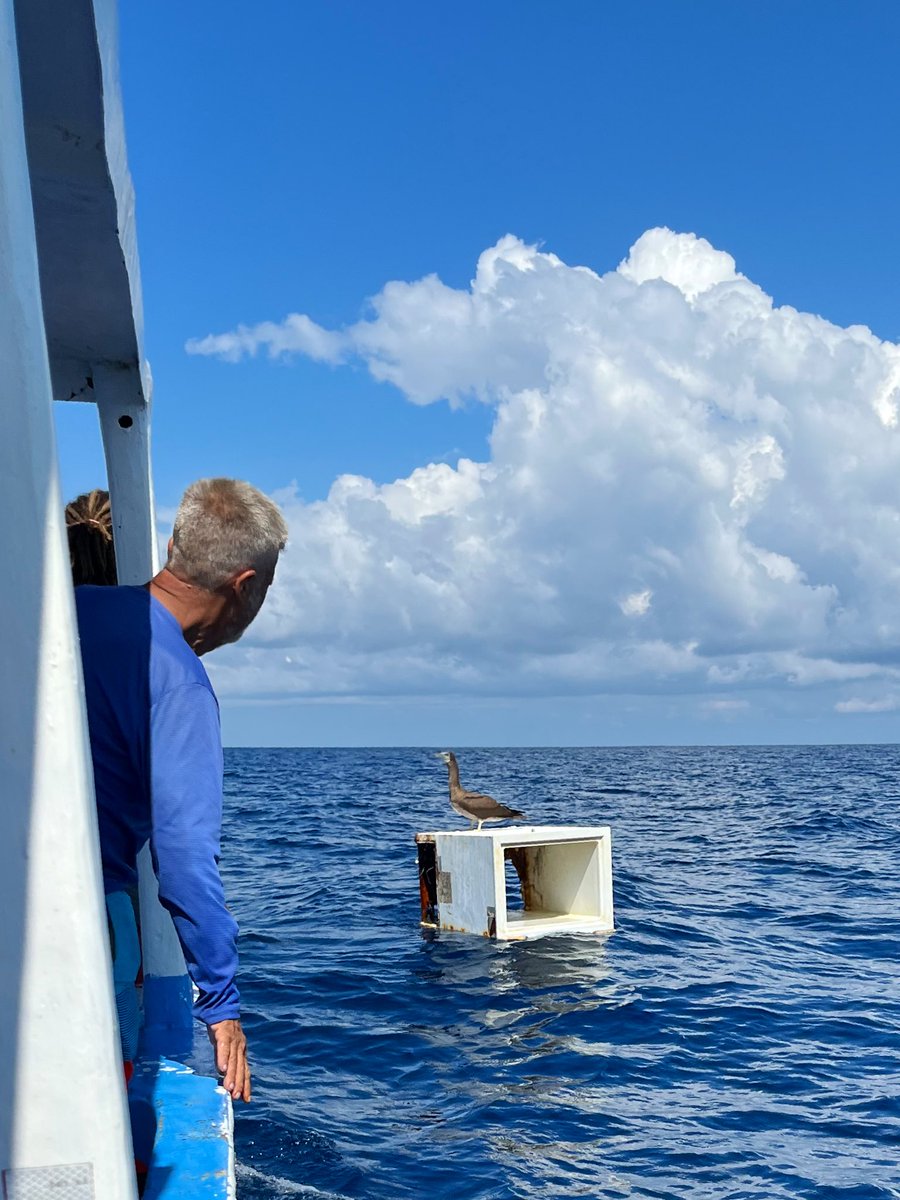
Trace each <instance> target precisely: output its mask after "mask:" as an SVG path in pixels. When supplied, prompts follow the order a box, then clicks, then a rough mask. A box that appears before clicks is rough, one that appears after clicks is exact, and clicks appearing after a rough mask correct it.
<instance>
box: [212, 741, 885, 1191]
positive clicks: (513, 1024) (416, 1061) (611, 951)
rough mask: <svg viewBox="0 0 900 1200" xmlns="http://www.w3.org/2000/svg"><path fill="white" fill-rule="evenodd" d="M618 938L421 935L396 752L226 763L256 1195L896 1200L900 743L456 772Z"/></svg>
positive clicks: (430, 786) (578, 756)
mask: <svg viewBox="0 0 900 1200" xmlns="http://www.w3.org/2000/svg"><path fill="white" fill-rule="evenodd" d="M460 763H461V767H462V771H463V781H464V782H466V783H468V785H469V786H471V787H476V786H477V787H478V788H479V789H483V790H485V791H487V792H489V793H491V794H492V795H494V796H496V797H497V798H498V799H500V800H503V801H504V802H506V803H510V804H512V805H513V806H514V807H521V808H522V809H524V811H525V812H527V814H528V817H529V819H530V820H532V821H535V822H538V823H542V824H543V823H548V824H553V823H586V824H593V823H604V824H605V823H608V824H610V825H612V827H613V835H614V843H613V855H614V879H615V901H616V924H617V931H616V933H615V934H613V935H611V936H609V937H606V938H589V937H573V936H557V937H552V938H545V939H542V940H539V941H534V942H519V943H511V944H500V943H494V942H490V941H486V940H483V939H481V938H477V937H466V936H464V935H441V936H437V937H432V936H423V933H422V931H421V930H420V928H419V925H418V918H419V912H418V907H419V901H418V884H417V874H416V862H415V848H414V845H413V834H414V833H415V832H416V831H418V830H427V829H440V828H460V827H461V822H460V821H459V818H457V817H456V816H455V815H454V814H453V813H452V812H451V810H450V809H449V807H448V805H447V802H446V798H445V790H444V789H445V777H444V775H443V767H442V766H441V764H440V763H438V762H437V761H436V760H435V759H434V758H433V757H431V755H430V754H429V753H428V752H426V751H424V750H418V749H408V750H230V751H228V752H227V755H226V824H225V831H224V838H223V849H224V853H223V873H224V875H225V878H226V887H227V889H228V892H229V895H230V899H231V904H232V907H233V909H234V911H235V914H236V916H237V917H238V919H239V921H240V924H241V961H242V975H241V981H240V982H241V990H242V994H243V998H244V1006H245V1013H246V1015H245V1024H246V1028H247V1033H248V1037H249V1039H250V1044H251V1051H252V1057H253V1065H254V1077H255V1098H254V1101H253V1103H252V1104H251V1105H250V1106H249V1107H247V1108H246V1109H241V1110H240V1111H239V1112H238V1113H237V1114H236V1148H237V1154H238V1159H239V1162H240V1164H241V1170H240V1173H239V1180H238V1187H239V1197H240V1200H269V1197H274V1196H283V1195H309V1196H321V1197H324V1200H405V1198H410V1200H412V1198H416V1200H424V1198H426V1197H427V1198H428V1200H513V1198H516V1200H518V1198H524V1197H540V1198H541V1200H544V1198H547V1200H550V1198H554V1200H555V1198H559V1200H563V1198H566V1200H567V1198H569V1197H585V1196H587V1197H596V1198H600V1197H623V1196H627V1197H654V1198H669V1197H678V1198H684V1200H720V1198H722V1200H724V1198H726V1197H727V1198H729V1200H737V1198H740V1200H756V1198H759V1200H780V1198H782V1197H791V1198H793V1197H811V1198H812V1197H815V1198H816V1200H831V1198H832V1197H833V1198H835V1200H837V1198H838V1197H840V1198H841V1200H880V1198H888V1197H894V1198H897V1197H900V1165H898V1160H900V967H898V955H897V951H898V944H900V836H898V834H900V817H898V812H900V809H898V803H897V802H898V797H900V747H893V746H884V747H806V748H802V747H782V748H769V747H749V748H707V749H670V748H665V749H662V748H655V749H592V750H556V749H554V750H469V751H466V752H461V753H460Z"/></svg>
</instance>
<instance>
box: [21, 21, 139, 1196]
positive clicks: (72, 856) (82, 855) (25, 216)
mask: <svg viewBox="0 0 900 1200" xmlns="http://www.w3.org/2000/svg"><path fill="white" fill-rule="evenodd" d="M0 362H2V363H3V370H2V372H0V512H2V513H3V520H2V522H0V544H2V549H3V561H4V569H5V572H6V580H5V584H4V587H3V589H2V592H0V661H2V663H3V675H2V680H0V796H2V803H0V913H2V918H0V1062H2V1063H3V1070H4V1079H5V1084H4V1097H3V1101H2V1103H0V1173H2V1180H3V1183H2V1187H0V1191H2V1193H3V1194H4V1195H6V1196H20V1195H21V1196H25V1195H34V1196H38V1195H41V1196H43V1195H50V1194H56V1193H57V1192H58V1193H59V1194H60V1195H63V1194H65V1195H67V1196H72V1197H75V1196H78V1197H84V1198H85V1200H87V1198H88V1197H90V1198H91V1200H129V1198H132V1197H134V1196H135V1176H134V1163H133V1159H132V1151H131V1135H130V1128H129V1123H128V1114H127V1108H126V1103H125V1089H124V1080H123V1074H122V1062H121V1052H120V1049H119V1040H118V1031H117V1025H116V1017H115V1007H114V999H113V989H112V976H111V970H110V956H109V945H108V940H107V933H106V913H105V907H104V902H103V889H102V883H101V875H100V860H99V852H98V847H97V826H96V808H95V804H94V797H93V781H92V778H91V769H90V754H89V751H88V745H87V738H86V732H85V730H86V725H85V715H84V704H83V700H82V686H81V666H80V660H79V656H78V651H77V646H76V641H75V633H74V612H73V604H72V587H71V579H70V573H69V563H68V555H67V552H66V546H65V535H64V530H63V519H62V505H61V500H60V495H59V481H58V477H57V466H56V451H55V441H54V435H53V423H52V415H51V398H50V397H51V392H50V374H49V367H48V362H47V350H46V343H45V338H44V327H43V315H42V311H41V294H40V286H39V282H38V267H37V254H36V249H35V237H34V223H33V217H32V208H31V195H30V187H29V176H28V165H27V161H26V155H25V141H24V134H23V118H22V105H21V93H20V85H19V71H18V60H17V55H16V45H15V25H14V20H13V9H12V3H11V0H0Z"/></svg>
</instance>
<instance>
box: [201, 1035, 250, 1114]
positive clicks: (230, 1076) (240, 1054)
mask: <svg viewBox="0 0 900 1200" xmlns="http://www.w3.org/2000/svg"><path fill="white" fill-rule="evenodd" d="M207 1031H208V1033H209V1040H210V1041H211V1042H212V1044H213V1049H214V1051H215V1055H216V1069H217V1070H218V1072H219V1074H220V1075H222V1076H224V1078H223V1080H222V1087H223V1088H224V1089H225V1091H226V1092H230V1093H231V1098H232V1099H233V1100H243V1101H244V1102H245V1103H246V1102H247V1101H248V1100H249V1099H250V1067H249V1064H248V1063H247V1038H246V1037H245V1036H244V1031H243V1029H241V1023H240V1021H217V1022H216V1023H215V1025H208V1026H207Z"/></svg>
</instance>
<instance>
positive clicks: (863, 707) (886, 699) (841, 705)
mask: <svg viewBox="0 0 900 1200" xmlns="http://www.w3.org/2000/svg"><path fill="white" fill-rule="evenodd" d="M898 706H900V700H898V699H897V697H896V696H882V697H881V698H880V699H878V700H861V699H859V698H858V697H853V698H852V699H850V700H839V701H838V702H837V704H836V705H835V706H834V711H835V712H839V713H880V712H893V711H894V709H896V708H897V707H898Z"/></svg>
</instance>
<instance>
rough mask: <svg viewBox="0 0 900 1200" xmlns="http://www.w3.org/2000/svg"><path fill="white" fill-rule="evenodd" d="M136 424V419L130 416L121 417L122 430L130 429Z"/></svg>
mask: <svg viewBox="0 0 900 1200" xmlns="http://www.w3.org/2000/svg"><path fill="white" fill-rule="evenodd" d="M133 424H134V418H133V417H129V416H124V417H119V425H120V426H121V428H122V429H130V428H131V427H132V425H133Z"/></svg>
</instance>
